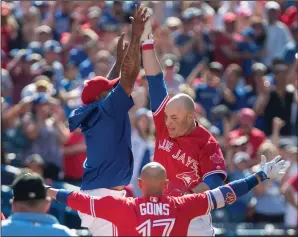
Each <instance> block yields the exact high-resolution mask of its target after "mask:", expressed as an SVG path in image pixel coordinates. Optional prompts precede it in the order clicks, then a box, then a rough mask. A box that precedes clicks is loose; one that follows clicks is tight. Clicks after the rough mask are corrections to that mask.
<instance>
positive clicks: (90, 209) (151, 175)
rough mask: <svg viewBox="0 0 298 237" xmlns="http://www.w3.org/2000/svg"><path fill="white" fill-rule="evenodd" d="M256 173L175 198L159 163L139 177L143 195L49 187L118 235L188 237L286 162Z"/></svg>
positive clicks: (52, 193) (51, 194)
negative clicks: (193, 225)
mask: <svg viewBox="0 0 298 237" xmlns="http://www.w3.org/2000/svg"><path fill="white" fill-rule="evenodd" d="M261 167H262V169H261V170H260V171H259V172H257V173H256V174H255V175H252V176H249V177H247V178H245V179H242V180H237V181H234V182H232V183H230V184H228V185H226V186H221V187H219V188H216V189H213V190H211V191H206V192H204V193H202V194H189V195H185V196H181V197H172V196H168V195H165V194H164V191H165V190H166V188H167V183H168V180H167V174H166V171H165V168H164V167H163V166H162V165H160V164H159V163H156V162H151V163H149V164H147V165H145V166H144V168H143V169H142V172H141V176H140V179H139V187H140V188H141V190H142V193H143V196H144V197H142V198H125V197H117V196H106V197H90V196H88V195H87V194H82V193H78V192H71V191H66V190H59V191H58V190H55V189H49V190H48V192H47V194H48V196H49V197H51V198H54V199H56V200H57V201H59V202H61V203H63V204H67V205H68V206H70V207H71V208H72V209H74V210H79V211H81V212H83V213H86V214H88V215H92V216H94V217H99V218H103V219H106V220H108V221H110V222H112V223H113V224H115V225H116V226H117V230H118V233H117V231H115V232H114V233H113V234H114V236H116V235H119V236H187V233H188V228H189V224H190V221H191V220H192V219H193V218H194V217H196V216H201V215H204V214H206V213H209V212H210V211H211V210H212V209H216V208H221V207H223V206H225V205H229V204H232V203H234V202H235V201H236V199H237V198H238V197H240V196H242V195H244V194H246V193H247V192H248V191H250V190H251V189H252V188H253V187H254V186H256V185H257V184H258V183H259V182H261V181H264V180H266V179H272V178H275V177H277V176H278V175H279V174H281V173H282V172H283V171H284V170H285V169H286V167H285V165H284V161H280V157H276V158H275V159H274V160H273V161H271V162H269V163H266V160H265V157H263V159H262V164H261Z"/></svg>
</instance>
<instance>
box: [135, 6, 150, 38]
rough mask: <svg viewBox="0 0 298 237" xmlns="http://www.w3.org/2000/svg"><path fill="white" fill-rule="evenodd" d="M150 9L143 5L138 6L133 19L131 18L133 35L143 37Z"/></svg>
mask: <svg viewBox="0 0 298 237" xmlns="http://www.w3.org/2000/svg"><path fill="white" fill-rule="evenodd" d="M147 11H148V9H147V8H146V7H145V8H144V5H143V4H141V5H140V6H138V5H137V4H136V6H135V10H134V15H133V17H130V20H131V21H132V35H134V36H137V37H141V35H142V34H143V32H144V29H145V24H146V22H147V21H148V20H149V16H148V15H147Z"/></svg>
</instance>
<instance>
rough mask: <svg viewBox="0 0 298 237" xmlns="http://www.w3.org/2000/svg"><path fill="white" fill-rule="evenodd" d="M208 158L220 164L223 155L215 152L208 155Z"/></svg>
mask: <svg viewBox="0 0 298 237" xmlns="http://www.w3.org/2000/svg"><path fill="white" fill-rule="evenodd" d="M210 160H212V161H213V162H214V163H215V164H221V163H223V161H224V160H223V157H221V156H220V155H218V154H217V153H214V154H213V155H212V156H210Z"/></svg>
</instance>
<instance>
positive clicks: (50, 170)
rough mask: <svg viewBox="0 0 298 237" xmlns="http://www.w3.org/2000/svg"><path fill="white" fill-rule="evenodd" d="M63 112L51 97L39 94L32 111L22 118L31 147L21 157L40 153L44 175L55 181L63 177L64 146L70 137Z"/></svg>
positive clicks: (33, 103)
mask: <svg viewBox="0 0 298 237" xmlns="http://www.w3.org/2000/svg"><path fill="white" fill-rule="evenodd" d="M64 120H65V117H64V112H63V109H62V108H61V107H60V105H59V104H58V103H57V102H56V101H55V100H54V99H53V98H51V97H50V96H48V95H47V94H44V93H38V94H37V96H36V97H35V98H33V102H32V111H31V113H27V114H26V115H25V116H24V118H23V121H22V125H23V131H24V134H25V136H26V137H27V138H28V139H30V141H31V144H30V146H28V147H26V148H25V149H24V150H23V152H22V159H23V160H24V159H25V158H26V157H28V156H29V155H32V154H40V155H41V157H42V158H43V159H44V161H45V165H46V168H45V177H46V178H51V179H54V180H59V179H60V178H61V172H62V171H63V156H62V150H61V145H63V144H64V143H65V142H66V140H67V137H68V131H67V128H66V126H65V124H64Z"/></svg>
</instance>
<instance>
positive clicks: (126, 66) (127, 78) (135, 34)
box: [120, 5, 149, 96]
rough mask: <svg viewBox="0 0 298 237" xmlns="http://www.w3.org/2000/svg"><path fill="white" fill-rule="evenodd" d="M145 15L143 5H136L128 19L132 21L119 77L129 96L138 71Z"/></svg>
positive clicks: (145, 20) (145, 9)
mask: <svg viewBox="0 0 298 237" xmlns="http://www.w3.org/2000/svg"><path fill="white" fill-rule="evenodd" d="M146 14H147V8H144V7H143V5H141V6H137V5H136V6H135V12H134V16H133V17H131V18H130V19H131V21H132V34H131V40H130V44H129V47H128V50H127V53H126V55H125V57H124V60H123V64H122V67H121V76H120V85H121V86H122V87H123V89H124V91H125V92H126V93H127V94H128V95H129V96H130V95H131V93H132V91H133V87H134V84H135V81H136V79H137V76H138V75H137V74H138V73H139V71H140V64H141V52H140V46H141V36H142V33H143V31H144V28H145V23H146V22H147V21H148V19H149V17H147V16H146Z"/></svg>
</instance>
